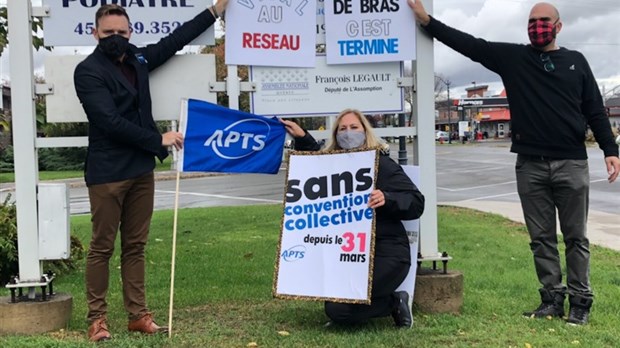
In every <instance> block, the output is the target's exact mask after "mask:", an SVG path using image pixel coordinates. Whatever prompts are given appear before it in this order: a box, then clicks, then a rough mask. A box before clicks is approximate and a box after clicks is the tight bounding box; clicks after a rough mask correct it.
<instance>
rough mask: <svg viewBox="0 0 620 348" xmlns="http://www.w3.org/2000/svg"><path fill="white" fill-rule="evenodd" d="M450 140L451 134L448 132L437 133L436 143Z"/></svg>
mask: <svg viewBox="0 0 620 348" xmlns="http://www.w3.org/2000/svg"><path fill="white" fill-rule="evenodd" d="M449 138H450V134H449V133H448V132H444V131H435V141H440V140H443V141H448V139H449Z"/></svg>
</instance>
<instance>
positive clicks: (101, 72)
mask: <svg viewBox="0 0 620 348" xmlns="http://www.w3.org/2000/svg"><path fill="white" fill-rule="evenodd" d="M214 22H215V18H214V17H213V15H212V14H211V12H210V11H209V10H208V9H206V10H204V11H203V12H201V13H200V14H198V15H197V16H196V17H194V18H193V19H192V20H190V21H188V22H186V23H184V24H183V25H181V26H180V27H179V28H177V29H176V30H175V31H174V32H172V34H170V35H169V36H167V37H165V38H163V39H161V40H160V41H159V42H157V43H156V44H152V45H148V46H146V47H136V46H134V45H130V48H129V51H128V52H127V54H126V62H125V64H129V65H131V66H133V68H134V69H135V71H136V80H137V86H136V87H134V86H133V85H132V84H131V83H130V82H129V81H128V80H127V78H126V77H125V75H123V73H122V72H121V70H120V69H119V68H118V67H117V66H115V63H114V62H113V61H112V60H110V59H109V58H108V57H107V56H106V55H104V54H103V52H101V51H100V50H99V49H98V48H96V49H95V51H94V52H93V53H91V54H90V55H89V56H88V57H86V59H84V61H82V62H81V63H80V64H78V66H77V67H76V68H75V71H74V74H73V80H74V84H75V90H76V92H77V96H78V98H79V99H80V102H81V103H82V107H83V108H84V111H85V112H86V116H87V117H88V122H89V125H88V154H87V158H86V164H85V168H84V170H85V180H86V184H87V185H95V184H103V183H110V182H116V181H121V180H126V179H131V178H136V177H139V176H141V175H144V174H147V173H149V172H151V171H153V169H154V168H155V156H157V157H159V159H160V160H163V159H164V158H165V157H166V156H167V155H168V152H167V150H166V148H165V147H163V146H162V136H161V134H160V133H159V131H158V130H157V127H156V125H155V121H154V120H153V114H152V111H151V93H150V90H149V72H150V71H153V70H154V69H156V68H157V67H159V66H160V65H162V64H164V63H165V62H166V61H167V60H168V59H170V58H171V57H172V56H174V54H175V53H176V52H177V51H179V50H181V49H182V48H183V47H184V46H185V45H187V44H188V43H190V42H191V41H192V40H193V39H195V38H196V37H197V36H199V35H200V34H201V33H202V32H204V31H205V30H206V29H207V28H209V27H210V26H211V25H212V24H213V23H214ZM170 102H171V103H172V102H174V101H172V100H171V101H170Z"/></svg>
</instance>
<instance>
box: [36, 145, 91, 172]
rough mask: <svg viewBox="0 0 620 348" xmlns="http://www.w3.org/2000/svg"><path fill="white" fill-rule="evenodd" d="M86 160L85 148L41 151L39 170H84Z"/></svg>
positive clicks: (45, 149) (46, 149) (61, 148)
mask: <svg viewBox="0 0 620 348" xmlns="http://www.w3.org/2000/svg"><path fill="white" fill-rule="evenodd" d="M85 160H86V148H85V147H59V148H44V149H39V170H48V171H66V170H83V169H84V161H85Z"/></svg>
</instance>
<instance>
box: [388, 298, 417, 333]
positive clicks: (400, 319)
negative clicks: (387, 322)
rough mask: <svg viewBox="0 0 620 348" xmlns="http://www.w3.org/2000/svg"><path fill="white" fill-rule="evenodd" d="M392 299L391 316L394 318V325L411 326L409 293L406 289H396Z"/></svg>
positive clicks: (400, 326)
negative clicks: (393, 302) (393, 301)
mask: <svg viewBox="0 0 620 348" xmlns="http://www.w3.org/2000/svg"><path fill="white" fill-rule="evenodd" d="M394 300H395V304H394V309H393V310H392V318H394V323H395V324H396V327H399V328H407V329H409V328H411V327H412V326H413V318H412V317H411V308H409V294H408V293H407V292H406V291H397V292H395V293H394Z"/></svg>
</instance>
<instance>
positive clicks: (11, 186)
mask: <svg viewBox="0 0 620 348" xmlns="http://www.w3.org/2000/svg"><path fill="white" fill-rule="evenodd" d="M154 174H155V175H154V176H155V181H169V180H176V178H177V172H176V171H174V170H167V171H162V172H154ZM222 175H228V174H223V173H204V172H184V173H181V176H180V177H181V179H192V178H204V177H208V176H222ZM40 182H41V183H66V184H67V186H68V187H69V188H78V187H86V182H85V181H84V178H72V179H58V180H45V181H40ZM5 191H6V192H10V191H15V183H14V182H10V183H8V185H6V186H5V185H2V188H0V192H5Z"/></svg>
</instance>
